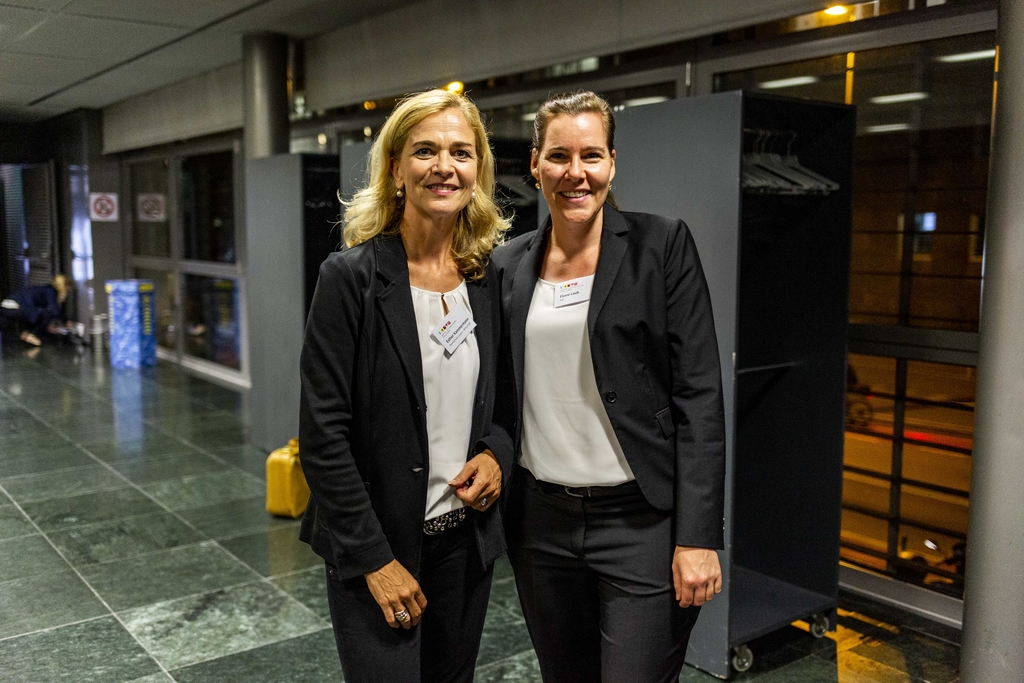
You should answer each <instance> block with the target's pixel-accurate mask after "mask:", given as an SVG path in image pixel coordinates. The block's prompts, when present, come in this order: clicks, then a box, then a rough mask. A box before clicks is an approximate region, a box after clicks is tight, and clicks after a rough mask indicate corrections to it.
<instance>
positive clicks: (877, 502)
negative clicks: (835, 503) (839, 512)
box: [843, 472, 889, 515]
mask: <svg viewBox="0 0 1024 683" xmlns="http://www.w3.org/2000/svg"><path fill="white" fill-rule="evenodd" d="M843 505H844V506H845V507H851V508H855V509H857V510H864V511H867V512H874V513H877V514H879V515H888V514H889V482H888V481H886V480H884V479H878V478H877V477H869V476H867V475H863V474H857V473H856V472H843Z"/></svg>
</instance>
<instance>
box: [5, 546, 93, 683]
mask: <svg viewBox="0 0 1024 683" xmlns="http://www.w3.org/2000/svg"><path fill="white" fill-rule="evenodd" d="M109 613H110V612H109V610H107V608H106V607H104V606H103V603H102V602H100V601H99V600H98V599H97V598H96V596H95V595H94V594H93V592H92V591H91V590H89V587H88V586H86V585H85V584H84V583H82V580H81V579H80V578H78V576H76V575H75V573H74V572H73V571H72V570H71V568H70V567H68V566H67V565H66V564H65V565H64V568H63V569H62V570H60V571H57V572H51V573H47V574H40V575H34V576H26V577H24V578H21V579H16V580H14V581H7V582H4V583H0V638H8V637H10V636H16V635H21V634H23V633H31V632H32V631H38V630H40V629H44V628H53V627H55V626H63V625H64V624H71V623H74V622H76V621H82V620H83V619H91V618H92V617H99V616H102V615H104V614H109ZM0 661H3V658H2V657H0ZM0 678H3V680H5V681H6V680H7V679H6V678H5V677H4V676H3V674H0Z"/></svg>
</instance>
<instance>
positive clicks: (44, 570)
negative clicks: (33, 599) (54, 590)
mask: <svg viewBox="0 0 1024 683" xmlns="http://www.w3.org/2000/svg"><path fill="white" fill-rule="evenodd" d="M66 567H67V563H66V562H65V561H64V560H62V559H61V557H60V555H58V554H57V552H56V551H55V550H54V549H53V548H52V547H51V546H50V544H49V543H47V542H46V539H45V538H43V537H42V536H40V535H38V534H36V535H35V536H22V537H20V538H9V539H7V540H6V541H0V581H10V580H12V579H20V578H22V577H23V576H37V575H40V574H49V573H50V572H56V571H61V570H63V569H65V568H66Z"/></svg>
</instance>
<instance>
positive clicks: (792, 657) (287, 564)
mask: <svg viewBox="0 0 1024 683" xmlns="http://www.w3.org/2000/svg"><path fill="white" fill-rule="evenodd" d="M242 400H243V399H242V398H241V397H240V396H239V395H238V394H236V393H234V392H231V391H228V390H225V389H222V388H220V387H217V386H214V385H212V384H209V383H207V382H204V381H201V380H198V379H196V378H194V377H190V376H188V375H186V374H183V373H181V372H180V371H179V370H178V369H177V368H176V367H175V366H171V365H168V364H163V363H161V365H160V366H159V367H157V368H155V369H148V370H143V371H112V370H111V369H110V367H109V366H108V365H106V364H104V363H103V362H94V360H93V359H92V357H91V356H90V354H89V353H88V352H86V353H85V354H84V355H77V354H75V353H74V351H72V350H70V349H62V348H44V349H42V350H41V351H39V350H37V351H28V352H26V351H25V350H24V349H22V348H20V347H15V348H5V349H4V350H3V355H2V357H0V425H2V428H0V671H2V672H3V675H2V678H3V680H4V681H6V682H7V683H20V682H22V681H24V682H31V683H39V682H41V681H75V682H76V683H88V682H92V681H137V682H142V681H145V682H146V683H155V682H157V681H171V680H176V681H183V682H185V681H246V682H247V683H258V682H260V681H296V682H305V681H339V680H341V671H340V667H339V665H338V660H337V655H336V653H335V650H334V641H333V638H332V635H331V630H330V619H329V616H328V611H327V606H326V603H325V595H324V577H323V565H322V564H321V562H320V561H319V559H318V558H317V557H316V556H315V555H313V553H312V552H311V551H310V550H309V549H308V547H307V546H305V545H303V544H302V543H300V542H299V541H298V540H297V538H296V534H297V522H294V521H291V520H281V519H274V518H272V517H270V516H268V515H267V513H266V512H265V511H264V508H263V504H264V499H263V491H264V483H263V476H264V470H263V467H264V460H265V458H266V455H265V454H264V453H262V452H260V451H258V450H257V449H255V448H253V447H251V446H248V445H246V443H245V429H244V426H243V424H242V415H243V410H242ZM495 578H496V581H495V584H494V589H493V597H492V600H491V605H490V611H489V613H488V615H487V625H486V629H485V633H484V639H483V646H482V648H481V652H480V659H479V668H478V672H477V680H478V681H539V680H540V676H539V674H538V671H537V663H536V658H535V657H534V655H533V651H532V649H531V647H530V639H529V636H528V634H527V632H526V626H525V624H524V623H523V619H522V614H521V612H520V609H519V604H518V599H517V597H516V592H515V585H514V583H513V580H512V577H511V571H510V569H509V567H508V564H507V563H505V562H502V563H501V564H500V565H499V567H498V570H497V571H496V574H495ZM841 604H842V608H843V609H842V611H841V613H840V614H841V618H840V627H839V631H838V632H837V633H836V634H830V638H828V639H824V640H815V639H813V638H812V637H811V636H809V635H808V634H807V633H805V632H802V631H800V630H799V629H798V628H795V627H793V628H790V629H788V630H787V631H785V632H782V633H779V634H777V635H775V636H772V637H769V638H767V639H765V640H762V641H760V642H757V643H754V644H752V649H753V650H754V653H755V663H754V666H753V668H752V669H751V670H750V671H748V672H746V673H745V674H743V675H741V676H739V677H738V680H744V681H752V680H756V681H759V683H782V682H784V681H794V682H795V681H799V682H801V683H803V682H807V681H843V682H851V683H852V682H857V683H862V682H866V681H878V682H884V683H888V682H890V681H931V682H933V683H949V682H950V681H955V680H956V679H957V662H958V657H959V632H957V631H955V630H952V629H948V628H944V627H941V626H937V625H935V624H932V623H930V622H927V621H924V620H922V619H918V618H916V617H913V616H911V615H908V614H905V613H902V612H899V611H896V610H892V609H889V608H886V607H882V606H880V605H878V604H875V603H872V602H869V601H865V600H861V599H859V598H855V597H853V596H848V595H843V596H842V599H841ZM680 680H681V681H711V680H715V679H713V678H712V677H710V676H707V675H705V674H702V673H700V672H699V671H697V670H696V669H692V668H690V667H686V668H685V669H684V671H683V674H682V676H681V677H680Z"/></svg>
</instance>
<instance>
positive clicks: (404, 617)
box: [395, 609, 409, 621]
mask: <svg viewBox="0 0 1024 683" xmlns="http://www.w3.org/2000/svg"><path fill="white" fill-rule="evenodd" d="M395 619H398V620H399V621H408V620H409V613H408V612H407V611H405V610H404V609H403V610H399V611H397V612H395Z"/></svg>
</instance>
